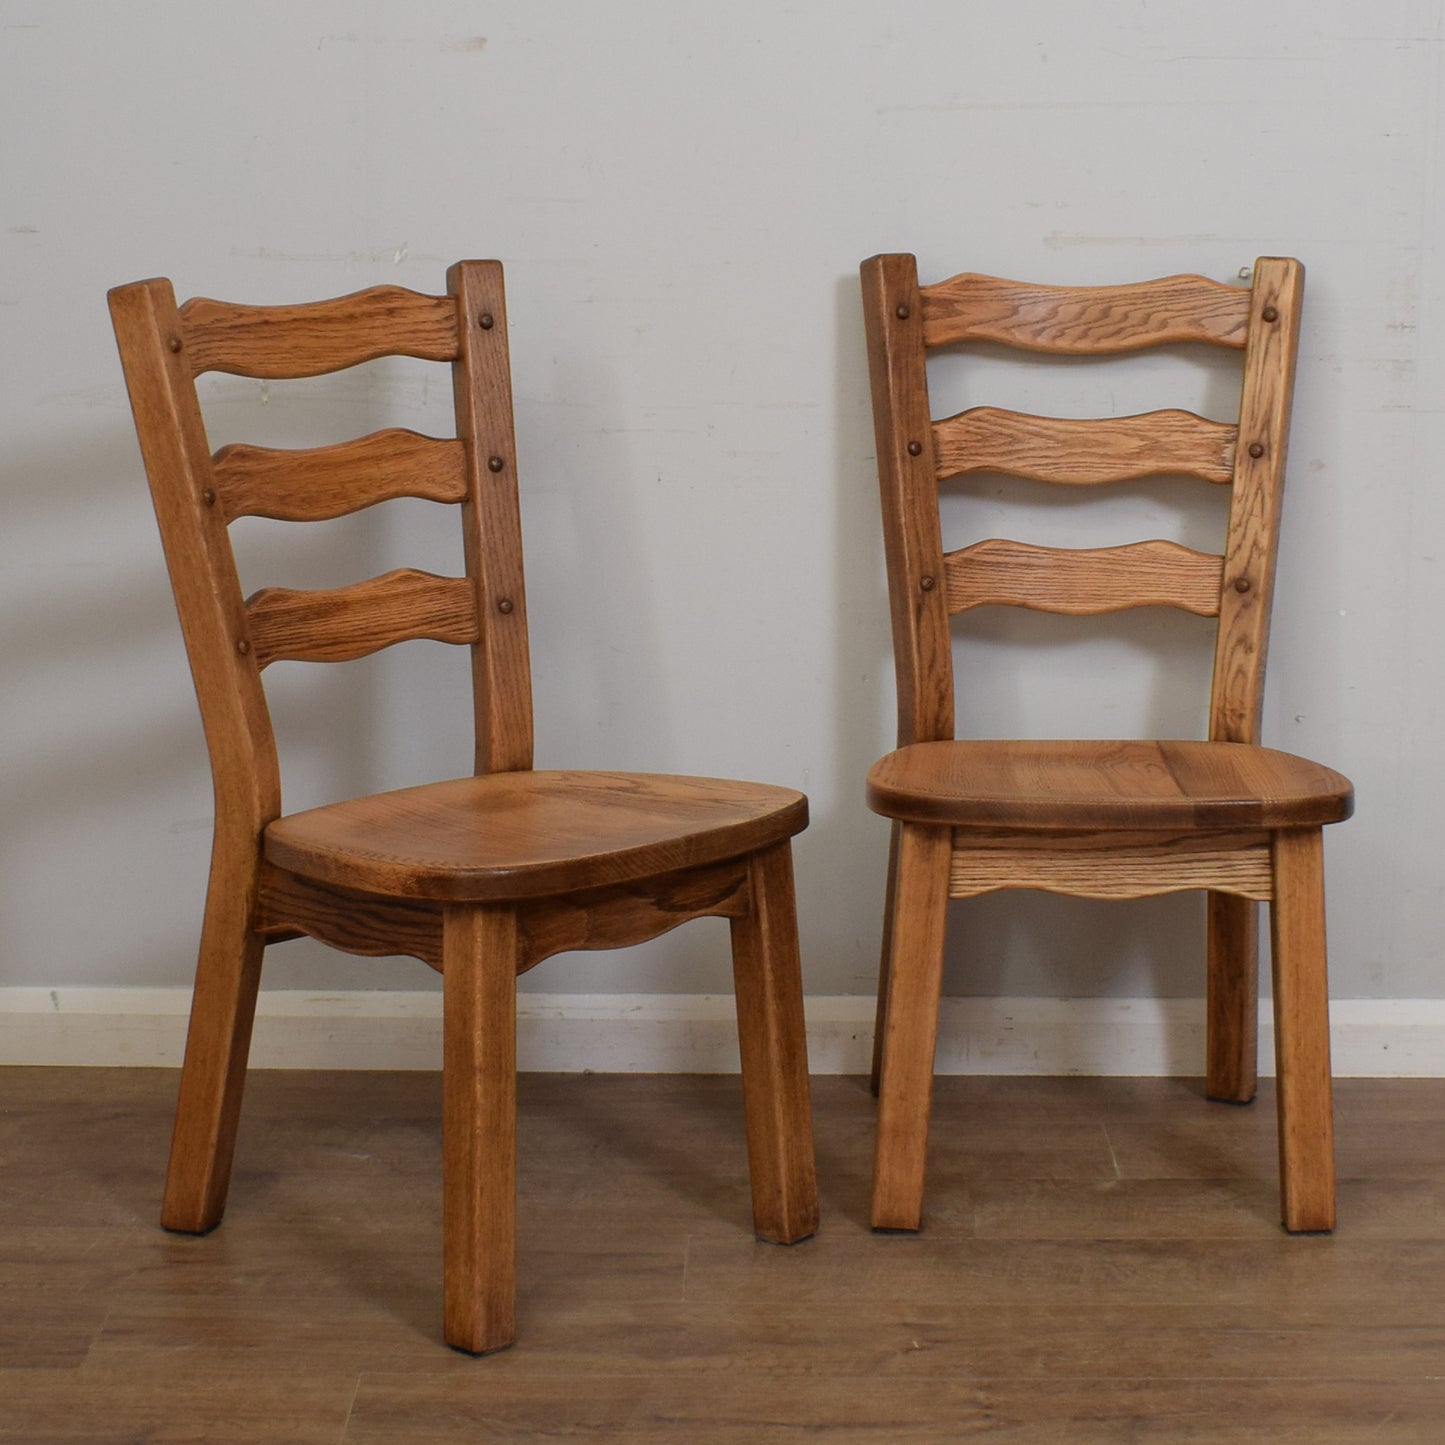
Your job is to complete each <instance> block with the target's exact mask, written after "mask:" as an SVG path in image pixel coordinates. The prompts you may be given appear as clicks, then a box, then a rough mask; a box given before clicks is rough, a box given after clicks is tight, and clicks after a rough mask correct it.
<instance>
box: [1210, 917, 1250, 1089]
mask: <svg viewBox="0 0 1445 1445" xmlns="http://www.w3.org/2000/svg"><path fill="white" fill-rule="evenodd" d="M1205 1000H1206V1003H1205V1007H1206V1011H1207V1017H1208V1024H1207V1048H1208V1062H1207V1065H1206V1068H1205V1079H1206V1090H1207V1092H1208V1094H1209V1097H1210V1098H1211V1099H1221V1100H1225V1101H1227V1102H1228V1103H1231V1104H1247V1103H1249V1101H1250V1100H1251V1099H1253V1098H1254V1094H1255V1089H1256V1088H1257V1086H1258V1062H1257V1061H1258V1056H1259V909H1258V908H1256V907H1255V906H1254V904H1253V903H1252V902H1250V901H1249V900H1248V899H1247V898H1239V897H1231V896H1230V895H1229V894H1226V893H1211V894H1210V895H1209V903H1208V908H1207V915H1206V923H1205Z"/></svg>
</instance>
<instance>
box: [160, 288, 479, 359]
mask: <svg viewBox="0 0 1445 1445" xmlns="http://www.w3.org/2000/svg"><path fill="white" fill-rule="evenodd" d="M179 321H180V327H179V330H178V331H177V332H173V333H172V334H174V335H176V336H177V337H178V339H179V340H180V341H181V343H182V345H181V346H180V347H179V348H177V350H178V351H180V352H182V353H183V354H184V357H185V361H186V365H187V367H188V369H189V371H190V374H191V375H192V376H199V375H200V374H201V373H202V372H204V371H228V372H232V373H234V374H235V375H238V376H255V377H264V378H266V379H268V380H282V379H285V378H291V377H301V376H320V375H322V374H323V373H325V372H329V371H340V370H342V369H343V368H344V367H348V366H356V365H358V364H360V363H361V362H363V361H375V360H376V359H377V358H378V357H382V356H414V357H418V358H420V359H421V360H423V361H452V360H453V359H455V357H456V355H457V311H456V303H455V302H454V301H453V300H452V299H451V298H450V297H447V296H423V295H420V294H419V293H417V292H415V291H407V290H405V289H403V288H402V287H400V286H372V287H369V288H368V289H367V290H364V291H355V292H352V294H351V295H349V296H338V297H336V298H335V299H334V300H330V301H311V302H306V303H303V304H301V305H298V306H237V305H233V304H232V303H231V302H228V301H212V300H210V299H209V298H207V297H203V296H197V297H193V298H192V299H191V300H189V301H187V302H186V304H185V305H184V306H182V307H181V309H180V317H179Z"/></svg>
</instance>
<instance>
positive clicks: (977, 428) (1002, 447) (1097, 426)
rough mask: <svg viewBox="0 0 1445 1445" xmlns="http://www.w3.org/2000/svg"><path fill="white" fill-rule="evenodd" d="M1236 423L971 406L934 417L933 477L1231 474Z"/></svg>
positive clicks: (1166, 414)
mask: <svg viewBox="0 0 1445 1445" xmlns="http://www.w3.org/2000/svg"><path fill="white" fill-rule="evenodd" d="M1237 435H1238V428H1237V427H1235V426H1233V425H1232V424H1229V423H1226V422H1216V421H1206V420H1205V419H1204V418H1203V417H1201V416H1195V415H1194V413H1193V412H1188V411H1178V410H1171V411H1151V412H1145V413H1144V414H1143V415H1141V416H1121V417H1100V418H1097V419H1093V418H1090V419H1087V420H1084V419H1076V418H1072V417H1049V416H1030V415H1027V414H1025V413H1023V412H1017V411H1005V410H1003V409H1002V408H1000V407H994V406H977V407H973V408H971V409H970V410H968V411H963V412H959V413H958V414H957V415H956V416H950V417H945V418H944V419H943V420H941V421H936V422H934V423H933V452H934V456H935V458H936V459H937V464H938V476H939V480H940V481H941V480H943V479H944V478H945V477H953V476H961V475H964V474H967V473H970V472H1004V473H1006V474H1007V475H1009V476H1014V477H1030V478H1032V479H1033V480H1034V481H1039V482H1055V483H1059V484H1061V485H1065V486H1086V487H1087V486H1099V485H1101V484H1103V483H1106V482H1123V481H1129V480H1131V479H1133V478H1137V477H1157V476H1172V475H1182V476H1192V477H1199V478H1201V479H1202V480H1204V481H1206V482H1217V483H1224V482H1228V481H1230V480H1231V479H1232V477H1233V476H1234V444H1235V440H1236V437H1237Z"/></svg>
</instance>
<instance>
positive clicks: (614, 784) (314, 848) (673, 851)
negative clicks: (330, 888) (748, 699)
mask: <svg viewBox="0 0 1445 1445" xmlns="http://www.w3.org/2000/svg"><path fill="white" fill-rule="evenodd" d="M807 816H808V814H807V802H806V800H805V799H804V798H803V796H802V794H800V793H795V792H793V791H791V790H790V789H787V788H775V787H770V786H767V785H765V784H762V783H733V782H727V781H724V780H721V779H716V778H690V777H675V776H667V775H661V774H653V773H604V772H575V771H568V770H551V771H540V770H539V771H536V772H516V773H492V774H489V775H487V776H484V777H479V778H456V779H452V780H451V781H449V782H443V783H428V784H424V785H423V786H421V787H417V788H404V789H401V790H399V791H397V792H394V793H378V794H376V795H374V796H372V797H367V798H355V799H352V800H350V801H348V802H344V803H333V804H330V805H328V806H326V807H322V808H312V809H310V810H308V811H306V812H302V813H292V814H289V815H288V816H286V817H285V818H282V819H279V820H278V821H277V822H276V823H274V824H272V826H271V827H270V829H268V830H267V833H266V841H265V847H266V856H267V857H268V858H269V859H270V860H271V862H272V863H274V864H277V865H278V866H280V867H282V868H288V869H290V870H291V871H292V872H296V873H300V874H303V875H304V876H306V877H308V878H315V879H318V880H319V881H321V882H323V883H333V884H339V885H341V886H342V887H348V886H349V887H356V888H361V889H363V890H365V891H369V892H374V893H377V894H380V895H383V896H386V897H393V898H435V899H454V900H456V901H464V900H468V899H470V900H475V901H481V900H484V899H522V898H535V897H538V896H541V895H544V894H550V895H560V894H566V893H575V892H578V891H580V890H582V889H587V888H603V887H610V886H612V885H615V884H620V883H626V882H629V881H631V880H634V879H644V878H649V877H654V876H657V875H661V874H666V873H674V872H680V871H682V870H684V869H691V868H698V867H702V866H703V865H705V864H709V863H717V862H721V861H723V860H724V859H729V858H738V857H742V856H743V855H745V854H747V853H750V852H752V851H754V850H755V849H758V848H765V847H769V846H771V845H772V844H774V843H778V842H781V841H783V840H784V839H786V838H789V837H791V836H792V835H793V834H794V833H796V832H798V831H800V830H801V829H802V828H803V827H805V826H806V823H807Z"/></svg>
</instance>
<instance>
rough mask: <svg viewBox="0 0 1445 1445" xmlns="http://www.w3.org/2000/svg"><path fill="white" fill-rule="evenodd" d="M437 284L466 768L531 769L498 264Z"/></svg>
mask: <svg viewBox="0 0 1445 1445" xmlns="http://www.w3.org/2000/svg"><path fill="white" fill-rule="evenodd" d="M447 289H448V291H449V292H450V293H451V294H452V295H453V296H455V297H456V298H457V308H458V316H457V332H458V341H459V345H458V351H457V359H456V361H455V362H454V364H453V367H452V386H453V394H454V397H455V401H456V414H457V437H458V439H459V440H460V441H461V443H462V445H463V447H464V448H465V452H466V459H467V460H466V468H467V497H466V501H465V502H464V503H463V505H462V528H463V534H464V541H465V547H466V563H467V575H468V577H470V578H471V580H472V585H473V587H474V588H475V595H476V608H477V620H478V637H477V640H476V642H474V643H473V644H472V687H473V696H474V700H475V709H476V729H477V741H476V771H477V772H478V773H479V774H480V773H496V772H512V771H518V770H525V769H527V768H530V767H531V766H532V680H531V662H530V658H529V653H528V646H527V600H526V593H525V588H524V585H523V569H522V523H521V512H520V508H519V503H518V498H517V466H516V440H515V432H514V428H513V422H512V373H511V366H510V362H509V360H508V355H507V303H506V295H505V292H504V289H503V282H502V265H501V262H500V261H460V262H458V263H457V264H456V265H455V266H453V267H452V268H451V269H450V270H449V271H448V272H447Z"/></svg>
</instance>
